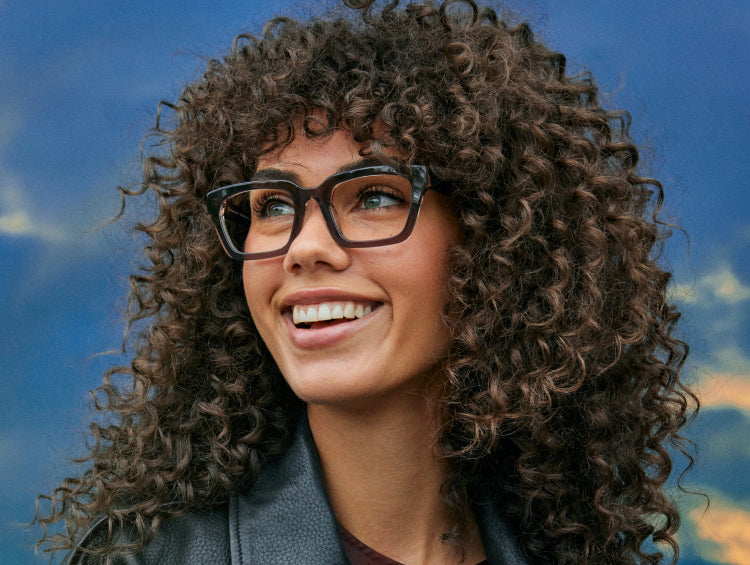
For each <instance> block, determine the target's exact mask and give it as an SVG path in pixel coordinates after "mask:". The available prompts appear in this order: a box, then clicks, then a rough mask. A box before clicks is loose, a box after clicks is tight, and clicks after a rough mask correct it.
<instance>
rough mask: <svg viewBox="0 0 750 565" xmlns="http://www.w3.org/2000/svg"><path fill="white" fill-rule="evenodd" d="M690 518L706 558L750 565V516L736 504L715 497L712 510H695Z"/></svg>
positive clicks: (739, 564)
mask: <svg viewBox="0 0 750 565" xmlns="http://www.w3.org/2000/svg"><path fill="white" fill-rule="evenodd" d="M688 517H689V519H690V520H691V522H692V523H693V526H694V528H695V533H696V535H697V537H698V538H699V539H700V540H703V541H704V542H705V543H704V544H700V545H701V546H702V547H701V554H702V556H703V557H710V558H711V559H714V560H716V561H720V562H721V563H727V564H729V565H747V563H750V512H748V511H747V510H745V509H743V508H740V507H739V506H736V505H734V504H732V503H729V502H726V501H724V500H721V499H717V498H714V497H712V501H711V506H710V508H709V509H708V511H706V512H704V511H703V507H702V506H700V507H696V508H693V509H692V510H691V511H690V512H689V513H688Z"/></svg>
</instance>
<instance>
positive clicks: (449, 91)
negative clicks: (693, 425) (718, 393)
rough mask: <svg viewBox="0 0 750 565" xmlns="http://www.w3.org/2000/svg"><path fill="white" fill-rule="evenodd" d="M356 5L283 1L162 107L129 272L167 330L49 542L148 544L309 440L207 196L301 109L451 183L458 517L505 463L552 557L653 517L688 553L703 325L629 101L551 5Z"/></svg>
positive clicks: (450, 448)
mask: <svg viewBox="0 0 750 565" xmlns="http://www.w3.org/2000/svg"><path fill="white" fill-rule="evenodd" d="M348 4H349V5H350V7H354V8H358V9H361V10H362V15H363V17H362V18H360V19H356V18H353V17H351V16H350V15H340V16H335V17H334V16H331V17H328V18H325V19H313V20H311V21H309V22H307V23H298V22H295V21H292V20H289V19H286V18H277V19H274V20H271V21H270V22H268V24H266V26H265V27H264V29H263V32H262V35H261V36H259V37H255V36H252V35H241V36H238V37H237V38H236V40H235V42H234V44H233V46H232V49H231V52H230V53H229V54H228V55H227V56H226V57H225V58H224V59H223V60H221V61H219V60H212V61H210V62H209V63H208V67H207V70H206V72H205V74H204V75H203V76H202V78H200V79H199V80H198V81H196V82H195V83H193V84H191V85H190V86H188V87H187V88H186V89H185V90H184V92H183V93H182V95H181V96H180V98H179V100H178V101H177V102H176V103H174V104H167V103H163V106H162V108H163V107H164V106H167V107H169V108H170V109H171V110H172V111H173V113H174V120H173V123H172V124H170V125H169V126H164V125H163V124H162V122H164V121H165V120H164V119H163V118H162V119H160V118H157V125H156V129H155V131H154V134H155V135H156V136H157V138H158V139H159V143H160V146H161V150H160V151H156V152H155V154H153V155H151V156H150V157H148V158H147V159H145V162H144V171H145V175H144V181H143V184H142V186H141V187H140V188H139V189H138V190H133V191H125V193H126V194H127V195H129V196H138V195H145V194H147V193H148V194H151V195H153V196H154V197H155V198H156V200H157V202H158V206H159V212H158V216H157V217H156V219H155V220H154V221H153V222H151V223H147V224H141V225H139V226H138V227H137V229H138V230H140V231H141V232H143V233H144V234H146V236H147V237H148V243H147V245H146V247H145V255H146V258H147V260H148V262H149V264H148V266H147V267H145V268H144V269H143V270H142V272H140V273H139V274H136V275H133V276H132V277H131V279H130V280H131V292H130V299H129V304H130V308H129V327H132V325H133V324H137V323H139V322H141V321H145V323H147V324H148V325H147V329H146V331H144V332H143V333H142V335H140V338H139V340H138V342H137V344H136V352H135V355H134V358H133V361H132V364H131V365H130V366H129V367H115V368H113V369H111V370H110V371H108V372H107V373H106V374H105V377H104V383H103V385H102V386H101V387H100V388H99V389H98V391H99V394H98V398H99V401H97V402H96V408H97V409H98V410H100V411H102V412H103V413H105V414H109V415H111V416H112V418H111V423H109V424H108V425H106V424H101V423H100V424H95V425H93V427H92V433H93V438H94V443H93V445H92V446H91V452H90V456H89V457H88V459H87V460H86V461H87V462H88V463H87V465H88V467H87V470H86V471H85V472H84V473H83V474H82V475H81V476H80V477H72V478H68V479H66V480H65V481H64V482H63V483H62V485H61V486H60V487H58V488H57V489H56V491H55V492H54V494H53V495H51V497H42V498H48V499H49V500H51V503H52V509H51V511H50V513H49V515H46V516H40V515H38V517H37V519H38V521H39V523H41V524H42V526H44V527H46V526H48V525H50V524H53V523H55V522H58V521H61V520H63V519H64V520H65V523H66V526H67V532H66V533H65V534H61V535H59V536H56V537H55V536H52V537H50V538H48V539H45V540H43V541H42V542H41V543H43V544H46V545H49V546H51V547H52V548H53V549H59V548H65V547H71V545H72V544H73V540H74V539H75V537H76V535H77V534H80V532H81V531H82V529H84V528H86V527H87V526H88V525H89V524H90V522H91V520H92V519H93V517H94V516H97V515H102V514H103V515H106V516H108V517H109V520H110V527H113V528H114V527H115V526H116V525H117V524H122V523H123V522H128V523H130V524H135V526H136V527H137V528H138V531H139V533H140V536H141V539H142V540H148V538H149V537H150V535H152V533H153V531H154V530H155V529H156V527H157V526H158V524H159V521H160V519H162V518H163V517H164V516H165V515H167V514H172V513H179V512H182V511H184V510H186V509H191V508H196V507H203V506H209V505H211V504H214V503H216V502H217V501H221V500H223V499H225V498H226V497H227V496H228V493H229V492H230V491H232V490H234V489H237V488H242V487H246V486H249V485H251V484H252V482H253V480H254V478H255V477H256V476H257V473H258V471H259V469H260V468H261V467H262V465H263V463H264V461H265V460H266V459H267V458H268V457H271V456H273V455H275V454H278V453H280V452H281V451H283V449H284V448H285V446H286V443H287V441H288V437H289V434H290V428H291V426H292V425H293V421H294V419H295V414H296V413H297V412H298V411H299V410H300V409H301V406H302V405H301V402H300V401H299V400H298V399H296V398H295V397H294V395H293V394H292V393H291V391H290V390H289V388H288V387H287V385H286V384H285V382H284V380H283V378H282V376H281V375H280V374H279V371H278V368H277V367H276V365H275V363H274V361H273V359H272V358H271V357H270V355H269V354H268V352H267V350H266V349H265V346H264V344H263V342H262V340H261V339H260V337H259V335H258V333H257V331H256V329H255V327H254V324H253V320H252V319H251V317H250V314H249V312H248V308H247V304H246V300H245V298H244V295H243V290H242V284H241V265H240V264H239V263H236V262H233V261H231V260H230V259H229V258H228V257H227V256H226V255H225V254H224V252H223V250H222V249H221V247H220V244H219V241H218V238H217V237H216V235H215V233H214V230H213V227H212V223H211V220H210V218H209V217H208V214H207V212H206V207H205V205H204V197H205V195H206V193H207V192H208V191H209V190H211V189H213V188H215V187H217V186H221V185H223V184H229V183H234V182H240V181H243V180H245V179H246V178H248V175H250V174H251V173H252V172H253V171H254V168H255V165H256V162H257V160H258V158H259V157H260V156H261V155H263V154H264V152H267V151H268V150H269V147H279V146H283V145H284V144H287V143H289V142H290V140H291V139H292V137H293V136H294V134H295V127H298V125H299V124H300V123H303V124H304V126H303V127H304V129H305V134H307V135H310V136H317V135H326V134H328V133H330V132H331V131H333V130H335V129H337V128H345V129H347V130H348V131H350V132H351V133H352V135H353V137H354V139H355V141H359V142H365V143H367V144H368V147H369V149H368V150H369V151H371V152H372V153H373V154H375V155H381V156H382V155H384V153H383V149H384V148H386V147H396V148H398V149H399V150H400V152H401V154H403V155H405V156H406V162H407V163H414V162H418V163H420V164H425V165H428V166H429V168H430V170H431V172H432V174H433V175H435V176H436V177H437V178H439V179H440V180H441V181H443V182H447V183H450V185H451V186H452V195H453V199H454V200H455V202H456V209H457V210H458V214H459V218H460V221H461V225H462V229H463V233H462V240H461V243H460V245H458V246H457V248H456V249H454V250H453V252H452V257H451V270H450V276H449V280H448V284H449V286H450V291H451V297H452V299H451V302H450V303H449V305H448V307H447V310H446V313H445V317H446V320H447V322H448V323H449V326H450V327H451V328H452V331H453V336H454V340H455V341H454V346H453V348H452V350H451V352H450V353H449V356H448V358H447V359H446V361H445V372H446V380H445V386H444V397H443V405H442V411H443V422H444V428H443V431H442V436H441V439H440V448H441V451H442V454H443V456H444V457H445V458H446V459H447V460H448V461H449V462H450V463H451V465H450V468H451V469H452V471H451V474H450V477H449V480H448V482H447V483H446V485H445V488H444V497H445V500H446V503H447V504H448V505H449V506H450V507H452V508H453V509H454V511H455V513H456V516H457V520H458V527H457V530H456V531H457V532H458V534H460V532H461V523H462V522H461V520H462V519H461V509H462V507H463V506H465V504H464V501H465V500H466V497H467V496H469V495H468V494H467V492H470V488H469V487H470V486H471V484H473V483H474V482H479V481H481V482H483V483H484V484H488V485H490V486H491V488H492V489H493V491H494V493H495V495H496V496H497V497H498V499H499V500H502V504H503V507H504V508H505V510H506V511H507V512H508V513H509V514H510V516H512V517H513V518H514V520H515V521H516V523H517V525H518V530H519V533H520V535H521V538H522V543H523V546H524V549H525V551H526V552H527V553H528V554H529V555H530V556H531V557H532V558H533V559H534V560H535V561H543V562H550V563H551V562H554V563H566V564H572V563H576V564H581V563H608V564H614V563H636V562H648V563H656V562H658V561H659V559H660V558H661V553H660V552H659V551H658V550H656V549H652V550H649V549H646V548H644V541H646V540H647V538H649V537H652V538H653V540H654V541H656V542H657V543H658V544H662V545H664V544H666V546H668V547H669V548H670V550H671V552H672V554H673V559H675V560H676V556H677V550H678V547H677V543H676V539H675V532H676V530H677V528H678V526H679V515H678V513H677V511H676V509H675V507H674V506H673V505H672V503H671V502H670V501H669V499H668V498H667V496H666V494H665V491H664V484H665V481H666V480H667V478H668V476H669V474H670V472H671V468H672V461H671V458H670V455H669V453H668V451H667V447H666V446H667V445H669V444H670V443H671V444H672V445H675V446H676V447H677V448H678V449H679V450H680V451H683V453H684V450H683V447H682V441H683V438H682V437H681V436H680V435H679V430H680V428H681V427H682V426H683V425H684V424H685V423H686V420H687V419H688V418H689V416H690V414H691V413H692V411H693V410H694V409H697V399H696V398H695V396H694V395H693V394H692V393H691V392H690V391H689V390H688V389H687V388H686V387H685V386H684V385H683V384H682V383H681V381H680V379H679V371H680V368H681V366H682V364H683V362H684V359H685V356H686V354H687V346H686V345H685V344H684V343H683V342H682V341H680V340H678V339H676V338H675V337H673V336H672V330H673V328H674V325H675V323H676V322H677V320H678V318H679V314H678V313H677V311H676V310H675V309H674V307H673V306H672V305H670V304H669V303H668V302H667V299H666V287H667V283H668V281H669V278H670V275H669V273H668V272H666V271H665V270H663V269H662V268H661V267H660V266H659V265H658V263H657V257H656V256H657V255H658V249H659V242H660V240H662V239H663V238H664V237H666V236H667V235H668V230H667V229H665V228H666V226H665V225H664V224H662V223H661V222H660V221H658V219H657V216H656V214H657V212H658V210H659V208H660V206H661V203H662V198H663V191H662V187H661V185H660V184H659V182H657V181H656V180H654V179H651V178H644V177H642V176H640V174H639V173H638V169H637V165H638V158H639V153H638V150H637V148H636V147H635V146H634V144H633V143H632V142H631V141H630V140H629V137H628V119H629V118H628V116H627V114H626V113H624V112H619V111H607V110H605V109H603V108H602V107H601V105H600V104H599V102H598V99H597V88H596V86H595V84H594V82H593V79H592V78H591V76H589V75H588V74H584V75H582V76H577V77H571V76H567V75H566V72H565V58H564V56H563V55H561V54H559V53H555V52H552V51H550V50H549V49H548V48H547V47H545V46H544V45H543V44H542V43H540V42H539V41H538V40H537V39H535V37H534V35H533V34H532V32H531V30H530V29H529V27H528V26H527V25H525V24H520V25H510V24H508V23H506V22H504V21H502V20H501V19H499V18H498V16H497V15H496V12H495V11H493V10H492V9H490V8H481V9H480V8H478V7H477V5H475V3H474V2H473V1H471V0H462V1H453V0H446V1H445V2H444V3H443V4H442V5H440V6H435V5H432V4H424V5H408V6H406V7H404V8H399V7H398V6H397V4H398V2H397V1H394V2H390V3H389V4H387V5H386V6H385V7H384V8H382V9H381V10H380V11H379V12H377V11H376V10H375V9H374V7H373V5H372V1H366V0H365V1H362V0H349V2H348ZM118 376H119V377H118ZM116 377H117V380H118V381H119V380H120V379H122V378H125V379H126V380H127V382H129V383H130V385H129V386H127V387H123V386H121V385H118V384H117V383H116V382H115V379H116ZM688 457H689V456H688Z"/></svg>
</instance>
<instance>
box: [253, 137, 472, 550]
mask: <svg viewBox="0 0 750 565" xmlns="http://www.w3.org/2000/svg"><path fill="white" fill-rule="evenodd" d="M361 149H362V147H361V146H360V145H358V144H355V143H354V142H353V141H352V140H351V138H350V136H349V135H348V134H347V132H345V131H337V132H335V133H334V134H333V135H332V136H330V137H328V138H326V139H323V140H311V139H309V138H307V137H305V136H298V137H296V138H295V139H294V140H293V141H292V143H291V144H290V145H289V146H288V147H285V148H284V149H283V150H282V151H277V152H273V153H270V154H267V155H265V156H264V157H263V158H262V159H261V160H260V161H259V163H258V171H259V172H261V171H262V174H264V175H266V176H268V175H269V173H273V172H274V171H278V172H279V173H280V174H281V175H284V176H286V177H289V176H290V175H293V176H294V177H295V180H296V181H297V183H298V184H299V185H300V186H303V187H311V186H317V185H318V184H320V183H321V182H322V181H323V180H324V179H325V178H327V177H328V176H330V175H331V174H333V173H335V172H337V171H338V170H340V169H342V168H344V167H351V166H352V164H353V163H356V162H358V161H360V160H361V159H362V157H361V155H360V150H361ZM458 238H459V227H458V222H457V220H456V218H455V216H454V214H453V213H452V212H451V210H450V202H449V201H448V200H447V199H446V198H445V197H443V196H441V195H439V194H437V193H435V192H434V191H428V192H427V193H426V194H425V197H424V200H423V202H422V207H421V209H420V214H419V218H418V219H417V222H416V225H415V227H414V231H413V232H412V234H411V235H410V237H409V238H408V239H407V240H406V241H404V242H402V243H400V244H396V245H390V246H383V247H372V248H363V249H350V248H343V247H340V246H338V245H337V244H336V243H335V242H334V240H333V239H332V238H331V236H330V233H329V231H328V228H327V226H326V224H325V221H324V219H323V216H322V214H321V212H320V209H319V207H318V205H317V203H315V202H314V201H309V202H308V207H307V210H306V216H305V220H304V226H303V228H302V231H301V233H300V234H299V235H298V236H297V238H296V239H295V240H294V241H293V243H292V245H291V247H290V249H289V251H288V253H287V254H286V255H285V256H283V257H276V258H272V259H265V260H257V261H246V262H245V263H244V266H243V279H244V287H245V294H246V297H247V302H248V306H249V308H250V312H251V314H252V316H253V319H254V321H255V324H256V326H257V328H258V331H259V332H260V335H261V336H262V338H263V340H264V341H265V343H266V345H267V346H268V348H269V350H270V352H271V354H272V355H273V357H274V359H275V361H276V363H277V364H278V366H279V368H280V370H281V372H282V374H283V375H284V377H285V379H286V380H287V382H288V383H289V385H290V386H291V388H292V390H293V391H294V392H295V393H296V394H297V396H299V397H300V398H301V399H302V400H304V401H305V402H307V406H308V416H309V420H310V427H311V429H312V433H313V437H314V439H315V443H316V447H317V449H318V453H319V456H320V460H321V465H322V468H323V473H324V478H325V481H326V486H327V488H328V493H329V497H330V499H331V504H332V507H333V510H334V513H335V515H336V517H337V519H338V520H339V521H340V522H341V524H342V525H343V526H344V527H345V528H346V529H347V530H349V531H350V532H352V533H353V534H354V535H355V536H356V537H357V538H359V539H360V540H362V541H363V542H364V543H366V544H367V545H369V546H370V547H372V548H374V549H376V550H377V551H379V552H381V553H383V554H385V555H387V556H389V557H391V558H392V559H396V560H398V561H401V562H407V563H410V564H411V563H416V564H419V563H455V562H457V561H458V558H457V556H456V554H455V552H453V551H452V550H451V549H450V547H448V546H447V544H444V543H441V541H440V535H441V534H442V533H444V532H446V531H449V530H450V520H449V519H448V517H447V515H446V512H445V509H444V506H443V504H442V501H441V499H440V496H439V489H440V485H441V484H442V482H443V479H444V477H445V470H444V468H443V466H442V464H441V463H440V462H439V461H438V460H437V459H436V458H435V457H434V447H433V446H434V438H435V437H436V430H437V427H438V424H439V422H438V420H437V418H436V417H435V414H436V411H435V410H434V406H435V403H434V399H435V398H436V396H437V389H438V387H439V384H440V373H439V359H440V358H441V356H443V355H444V354H445V353H446V351H447V350H448V348H449V347H450V342H451V338H450V332H449V330H448V328H447V327H446V325H445V323H444V322H443V320H442V312H443V309H444V306H445V304H446V299H447V297H446V292H445V285H444V280H445V277H444V274H445V272H446V258H447V250H448V249H449V248H450V246H452V245H454V244H455V243H457V242H458ZM332 300H354V301H356V302H363V303H367V304H371V305H373V307H374V308H373V312H372V313H371V314H369V315H367V316H365V317H363V318H362V319H360V320H356V321H350V322H345V323H342V324H338V325H332V326H330V327H324V328H321V329H299V328H296V327H295V326H294V324H293V323H292V321H291V315H290V308H291V306H292V305H293V304H313V303H319V302H325V301H332ZM362 509H367V511H366V512H363V511H362ZM483 555H484V553H483V550H482V547H481V540H480V539H479V537H478V535H476V534H475V535H474V536H473V537H472V539H470V540H469V544H468V547H467V560H466V561H465V563H469V564H471V563H476V562H478V561H481V560H482V559H483Z"/></svg>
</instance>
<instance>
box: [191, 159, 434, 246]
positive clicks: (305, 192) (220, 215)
mask: <svg viewBox="0 0 750 565" xmlns="http://www.w3.org/2000/svg"><path fill="white" fill-rule="evenodd" d="M409 172H410V175H411V176H410V177H407V176H406V175H404V174H403V173H401V172H399V171H398V170H397V169H395V168H394V167H391V166H388V165H375V166H369V167H361V168H358V169H352V170H350V171H343V172H340V173H335V174H333V175H331V176H330V177H328V178H327V179H325V180H324V181H323V182H322V183H321V184H319V185H318V186H314V187H310V188H304V187H301V186H299V185H297V184H296V183H294V182H292V181H290V180H284V179H277V180H257V181H249V182H241V183H238V184H231V185H229V186H222V187H220V188H216V189H214V190H212V191H210V192H209V193H208V194H207V195H206V207H207V208H208V211H209V213H210V214H211V219H212V220H213V222H214V225H215V226H216V231H217V232H218V234H219V239H220V241H221V245H222V247H224V251H226V253H227V255H229V256H230V257H231V258H232V259H235V260H237V261H250V260H255V259H269V258H271V257H280V256H282V255H286V253H287V252H288V251H289V247H290V246H291V245H292V242H293V241H294V239H295V238H296V237H297V236H298V235H299V233H300V231H302V225H303V223H304V219H305V211H306V205H307V202H308V200H310V199H311V198H312V199H314V200H315V201H316V202H317V203H318V206H319V207H320V210H321V212H322V213H323V218H324V219H325V222H326V225H327V226H328V231H329V232H330V234H331V237H332V238H333V240H334V241H335V242H336V243H337V244H338V245H340V246H341V247H350V248H362V247H380V246H383V245H393V244H396V243H401V242H402V241H405V240H406V239H408V237H409V236H410V235H411V232H412V230H413V229H414V224H415V223H416V221H417V216H418V215H419V209H420V207H421V205H422V198H423V196H424V194H425V192H426V191H427V190H430V189H433V190H437V191H439V192H445V189H444V188H443V186H442V185H440V186H432V185H431V184H430V179H429V174H428V171H427V167H425V166H423V165H411V166H410V167H409ZM383 174H387V175H398V176H400V177H404V178H406V179H407V180H409V181H410V182H411V187H412V191H411V202H410V205H409V215H408V217H407V219H406V224H405V225H404V229H403V230H402V231H401V233H398V234H396V235H394V236H391V237H387V238H384V239H374V240H372V241H351V240H349V239H347V238H345V237H344V236H343V234H342V233H341V230H340V229H339V227H338V226H337V225H336V220H335V219H334V217H333V214H332V213H331V198H330V197H331V192H332V191H333V188H334V187H335V186H336V185H337V184H339V183H341V182H344V181H348V180H351V179H356V178H362V177H367V176H374V175H383ZM251 189H253V190H254V189H261V190H262V189H267V190H278V189H283V190H286V191H288V192H289V193H290V194H291V195H292V199H293V204H294V220H293V223H292V230H291V232H290V233H289V241H287V242H286V245H284V246H283V247H281V248H279V249H276V250H274V251H264V252H261V253H244V252H243V251H240V250H239V249H237V248H236V247H234V245H232V241H231V239H230V238H229V235H228V233H227V229H226V225H225V222H224V214H225V211H226V202H227V199H228V198H231V197H232V196H234V195H235V194H238V193H240V192H244V191H247V190H251Z"/></svg>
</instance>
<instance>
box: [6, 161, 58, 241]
mask: <svg viewBox="0 0 750 565" xmlns="http://www.w3.org/2000/svg"><path fill="white" fill-rule="evenodd" d="M20 187H21V184H20V182H19V181H18V179H16V178H15V177H14V176H13V175H11V174H10V173H8V172H6V171H3V170H2V169H0V235H4V236H14V237H29V238H35V239H40V240H43V241H48V242H54V243H64V242H67V241H68V240H70V239H71V238H70V235H69V234H68V233H67V232H66V230H65V229H64V228H63V227H62V226H58V225H54V224H51V223H49V222H47V221H45V220H43V219H41V218H40V217H38V216H37V215H36V214H35V213H34V212H32V211H31V207H30V206H29V205H28V204H27V203H26V202H25V201H24V200H25V199H24V196H23V191H22V190H21V188H20Z"/></svg>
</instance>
